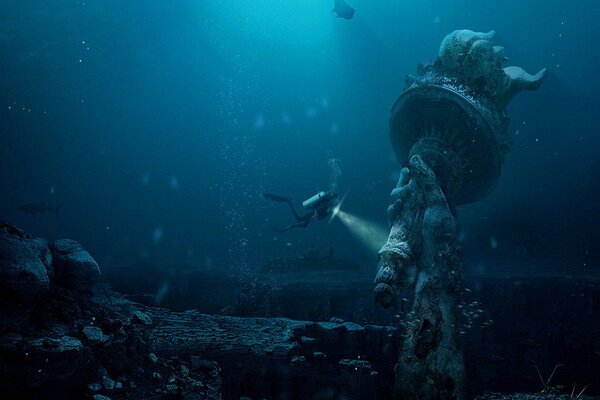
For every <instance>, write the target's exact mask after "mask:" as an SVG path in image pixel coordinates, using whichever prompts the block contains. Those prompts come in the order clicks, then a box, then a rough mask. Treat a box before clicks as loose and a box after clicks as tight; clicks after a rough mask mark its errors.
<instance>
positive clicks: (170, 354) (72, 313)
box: [0, 223, 586, 400]
mask: <svg viewBox="0 0 600 400" xmlns="http://www.w3.org/2000/svg"><path fill="white" fill-rule="evenodd" d="M99 277H100V268H99V266H98V264H97V263H96V261H94V259H93V257H92V256H91V255H90V254H89V253H88V252H87V251H85V249H83V247H82V246H80V245H79V244H78V243H76V242H74V241H72V240H59V241H56V242H54V243H48V242H46V241H45V240H43V239H39V238H36V237H33V236H31V235H29V234H27V233H26V232H23V231H22V230H20V229H18V228H16V227H14V226H11V225H10V224H7V223H0V361H1V362H0V393H2V398H7V399H37V398H39V399H95V400H106V399H113V400H116V399H240V398H244V399H389V398H393V380H394V376H393V371H394V365H395V362H396V360H397V358H398V350H399V348H400V339H401V336H400V335H401V332H400V330H399V329H398V328H397V327H392V326H379V325H369V324H362V325H360V324H355V323H352V322H344V321H343V320H339V319H332V320H330V321H328V322H311V321H302V320H292V319H288V318H265V317H239V316H224V315H210V314H203V313H201V312H199V311H197V310H188V311H179V312H175V311H170V310H167V309H164V308H160V307H155V306H149V305H143V304H140V303H137V302H133V301H130V300H129V299H127V298H126V297H125V296H124V295H121V294H120V293H117V292H115V291H112V290H110V289H109V288H108V287H106V286H105V285H103V284H99V283H98V279H99ZM542 398H544V399H546V398H551V399H563V398H569V397H568V396H567V397H564V396H563V397H560V396H554V397H548V396H546V397H540V395H510V396H509V395H503V394H496V393H486V394H483V395H480V396H479V397H478V399H481V400H496V399H498V400H499V399H524V400H529V399H542ZM580 398H581V399H584V398H586V397H585V395H582V396H581V397H580Z"/></svg>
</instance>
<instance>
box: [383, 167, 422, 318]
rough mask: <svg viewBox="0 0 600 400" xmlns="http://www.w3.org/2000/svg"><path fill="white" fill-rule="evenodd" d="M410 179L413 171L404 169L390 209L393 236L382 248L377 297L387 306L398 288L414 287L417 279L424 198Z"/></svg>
mask: <svg viewBox="0 0 600 400" xmlns="http://www.w3.org/2000/svg"><path fill="white" fill-rule="evenodd" d="M410 178H411V177H410V170H409V169H408V168H403V169H402V171H400V179H399V180H398V185H397V186H396V188H395V189H394V190H393V191H392V193H391V198H392V200H393V203H392V204H391V205H390V206H389V208H388V220H389V223H390V225H391V230H390V235H389V237H388V241H387V243H386V244H385V245H384V246H383V248H382V249H381V250H380V251H379V264H378V268H377V276H376V277H375V289H374V293H375V300H376V301H377V302H378V303H380V304H381V305H383V306H384V307H389V306H391V305H392V304H393V303H394V301H395V299H396V294H397V292H398V290H400V289H401V288H403V287H407V286H410V285H411V284H412V283H413V282H414V279H415V274H416V272H415V271H416V268H415V262H414V260H415V257H414V252H415V251H417V248H418V247H419V246H420V244H419V243H420V240H419V238H420V221H421V217H420V216H421V215H422V212H421V210H422V208H423V207H422V203H423V199H422V196H421V194H420V189H419V187H418V186H417V184H416V182H415V181H414V180H413V179H410Z"/></svg>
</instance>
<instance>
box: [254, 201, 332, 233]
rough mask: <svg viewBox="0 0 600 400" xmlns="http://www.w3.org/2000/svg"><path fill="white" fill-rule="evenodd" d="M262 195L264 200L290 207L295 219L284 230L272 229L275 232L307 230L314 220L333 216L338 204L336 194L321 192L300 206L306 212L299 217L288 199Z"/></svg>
mask: <svg viewBox="0 0 600 400" xmlns="http://www.w3.org/2000/svg"><path fill="white" fill-rule="evenodd" d="M262 195H263V197H264V198H265V199H269V200H271V201H276V202H278V203H286V204H287V205H288V206H290V209H291V210H292V213H293V214H294V218H296V223H295V224H290V225H288V226H286V227H285V228H273V230H275V231H277V232H286V231H289V230H290V229H294V228H303V229H304V228H307V227H308V225H310V223H311V222H312V221H313V220H315V219H318V220H322V219H325V218H327V217H330V216H331V215H332V214H333V212H334V210H335V207H336V206H337V204H338V203H339V196H338V194H337V193H336V192H334V191H329V192H323V191H321V192H319V193H317V194H315V195H314V196H312V197H311V198H309V199H307V200H304V201H303V202H302V206H303V207H304V209H306V210H307V211H306V213H304V214H302V215H300V214H298V212H296V209H295V208H294V205H293V204H292V199H291V198H290V197H285V196H279V195H277V194H273V193H269V192H264V193H263V194H262Z"/></svg>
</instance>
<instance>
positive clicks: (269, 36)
mask: <svg viewBox="0 0 600 400" xmlns="http://www.w3.org/2000/svg"><path fill="white" fill-rule="evenodd" d="M349 2H350V4H352V5H353V6H354V7H356V10H357V11H356V17H355V18H354V19H353V20H350V21H346V20H342V19H336V18H334V17H333V16H332V14H330V10H331V8H332V4H331V3H332V1H329V0H310V1H309V0H287V1H279V0H278V1H275V0H254V1H250V0H220V1H218V0H214V1H208V0H196V1H188V0H181V1H176V2H173V1H172V2H167V1H158V0H147V1H121V0H120V1H116V0H101V1H100V0H85V1H83V0H80V1H53V2H39V1H29V0H18V1H16V0H13V1H8V0H5V1H2V2H1V3H0V66H1V68H0V71H1V74H0V123H1V129H0V159H1V160H2V161H1V162H2V164H1V168H0V184H1V186H0V188H1V190H0V218H1V219H4V220H8V221H10V222H12V223H14V224H16V225H18V226H20V227H22V228H24V229H25V230H27V231H30V232H32V233H34V234H36V235H38V236H41V237H46V238H48V239H50V240H52V239H57V238H62V237H68V238H73V239H75V240H78V241H80V242H81V243H82V244H83V245H84V246H85V247H86V248H88V249H89V250H90V252H91V253H92V254H93V255H94V256H95V257H96V258H97V259H98V261H99V262H100V263H101V265H105V266H110V265H113V264H114V265H121V264H128V263H131V262H135V261H138V260H140V259H151V260H154V261H157V262H165V263H186V264H190V265H205V264H213V265H219V266H220V265H222V266H224V267H226V266H232V265H233V266H243V265H246V264H252V263H257V262H262V261H264V260H265V259H268V258H270V257H274V256H278V255H295V254H302V253H303V252H304V251H305V249H306V248H307V247H308V246H310V245H315V246H316V247H317V248H320V249H327V248H328V247H329V246H332V247H334V248H335V250H336V252H337V254H339V255H341V256H343V257H344V258H348V259H351V260H354V261H358V262H360V263H362V264H364V265H375V262H376V256H375V254H374V253H373V252H372V251H371V250H370V249H369V248H368V247H367V246H364V245H363V244H362V243H361V242H360V241H359V240H357V239H356V238H355V237H354V236H353V235H352V234H351V232H349V231H348V229H347V228H346V227H345V226H344V225H343V224H342V223H340V221H337V220H333V221H332V222H331V223H330V224H327V223H320V224H316V223H315V224H314V226H311V227H310V228H309V229H308V230H300V231H293V232H289V233H287V234H285V235H281V234H276V233H274V232H273V231H271V229H270V228H269V227H270V226H271V225H285V224H287V223H289V222H290V218H291V216H290V215H289V211H288V210H287V209H286V208H285V207H284V206H283V205H280V204H272V203H269V202H266V201H265V200H264V199H262V198H261V197H260V193H261V192H262V191H265V190H270V191H274V192H281V193H283V194H287V195H291V196H293V197H294V199H295V200H296V201H297V202H298V203H299V202H300V201H302V200H304V199H305V198H307V197H309V196H311V195H312V194H314V193H315V192H317V191H319V190H326V189H327V188H328V187H329V185H330V184H331V168H330V165H329V160H330V159H332V158H334V159H336V160H337V164H338V165H339V168H340V170H341V175H340V176H339V178H338V181H337V184H338V187H339V190H340V192H341V193H345V192H347V193H348V195H347V198H346V200H345V202H344V205H343V207H344V209H345V210H347V211H348V212H351V213H353V214H355V215H357V216H360V217H361V218H364V219H365V220H368V221H371V223H373V224H377V225H380V226H382V227H385V225H386V220H385V218H386V213H385V210H386V207H387V203H388V195H389V192H390V190H391V189H392V187H393V186H394V184H395V179H396V178H397V173H398V171H399V169H400V166H399V164H398V163H397V161H396V160H395V158H394V155H393V153H392V150H391V146H390V143H389V139H388V118H389V110H390V107H391V105H392V104H393V102H394V101H395V99H396V98H397V96H398V95H399V94H400V92H401V90H402V88H403V87H404V78H405V76H406V74H409V73H414V72H415V69H416V65H417V64H418V63H420V62H423V61H426V60H428V59H433V58H434V57H435V56H436V55H437V49H438V46H439V44H440V42H441V40H442V38H443V37H444V36H445V35H446V34H447V33H449V32H451V31H452V30H454V29H463V28H466V29H473V30H480V31H487V30H491V29H494V30H496V32H497V35H496V38H495V40H494V41H495V43H498V44H501V45H503V46H504V47H505V48H506V51H507V55H508V56H509V57H510V63H511V64H514V65H519V66H522V67H524V68H525V69H526V70H528V71H529V72H536V71H537V70H539V69H540V68H542V67H547V68H548V69H549V77H548V79H547V81H546V82H545V84H544V85H543V87H542V88H541V89H540V90H539V91H537V92H527V93H523V94H520V95H519V96H518V97H517V98H515V99H514V100H513V102H512V103H511V104H510V106H509V115H510V117H511V119H512V123H511V126H510V128H509V133H510V135H511V137H512V138H513V140H514V144H513V147H512V150H511V152H510V153H509V155H508V157H507V159H506V163H505V165H504V168H503V171H502V175H501V178H500V180H499V182H498V185H497V187H496V190H495V191H494V192H493V193H492V194H491V195H490V196H489V197H488V198H486V199H485V200H483V201H481V202H479V203H475V204H472V205H468V206H464V207H461V208H460V209H459V218H460V221H461V229H462V232H463V237H464V241H465V245H464V247H465V252H466V257H467V258H466V265H467V268H476V269H477V268H478V269H480V270H488V269H493V268H498V265H500V267H501V268H506V269H509V268H531V269H532V270H533V269H536V268H537V267H539V268H541V269H546V270H548V269H550V270H552V269H556V270H557V271H558V270H561V269H569V270H578V271H598V270H599V269H600V263H599V254H598V244H599V242H600V241H599V235H598V228H597V224H598V222H599V211H598V205H599V200H600V195H599V190H600V189H599V186H600V185H599V184H600V159H599V156H598V153H599V149H600V147H599V145H600V135H599V131H600V113H599V110H600V101H599V100H598V93H600V79H598V71H600V44H599V42H598V40H597V38H599V37H600V27H599V26H598V20H597V16H598V15H599V14H600V4H599V3H598V2H597V1H594V0H578V1H565V0H561V1H559V0H508V1H506V0H502V1H499V0H490V1H475V0H457V1H438V0H425V1H416V0H404V1H401V0H378V1H373V0H352V1H349ZM40 200H44V201H45V202H46V204H50V205H59V204H62V208H61V210H60V215H59V216H58V217H56V216H54V215H39V216H36V217H32V216H31V215H26V214H23V213H20V212H19V211H17V210H16V208H17V207H18V206H19V205H21V204H23V203H29V202H36V201H40ZM491 242H493V243H495V244H497V246H496V245H494V246H490V243H491ZM497 253H502V256H497ZM498 260H500V264H499V261H498ZM503 260H506V261H505V262H504V261H503ZM502 262H504V264H502Z"/></svg>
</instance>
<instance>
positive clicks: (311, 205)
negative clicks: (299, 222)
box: [302, 191, 327, 208]
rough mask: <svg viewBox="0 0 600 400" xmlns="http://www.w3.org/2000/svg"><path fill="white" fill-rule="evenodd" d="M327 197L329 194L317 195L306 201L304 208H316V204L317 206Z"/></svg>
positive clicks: (303, 203)
mask: <svg viewBox="0 0 600 400" xmlns="http://www.w3.org/2000/svg"><path fill="white" fill-rule="evenodd" d="M325 195H327V193H325V192H323V191H320V192H319V193H317V194H315V195H314V196H313V197H311V198H309V199H306V200H304V201H303V202H302V207H304V208H314V206H315V204H317V203H318V202H319V200H321V199H322V198H323V197H325Z"/></svg>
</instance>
